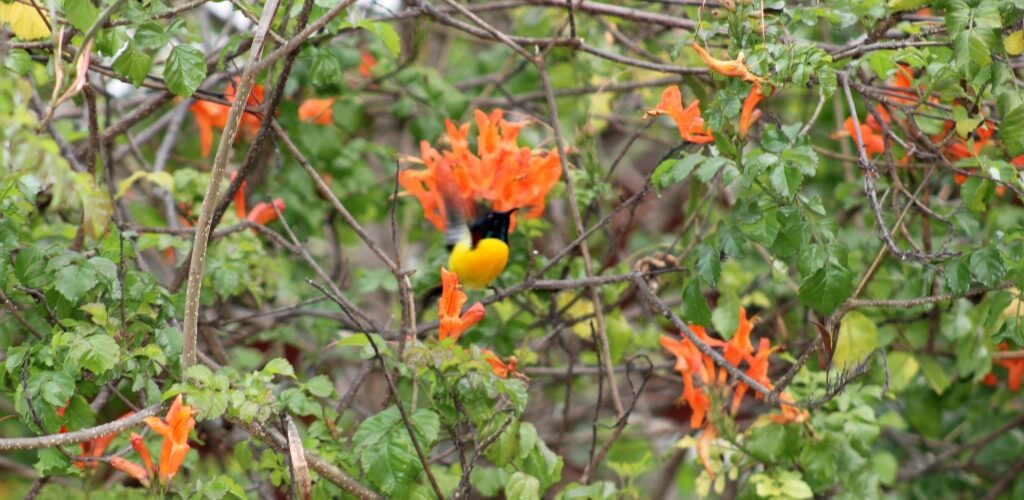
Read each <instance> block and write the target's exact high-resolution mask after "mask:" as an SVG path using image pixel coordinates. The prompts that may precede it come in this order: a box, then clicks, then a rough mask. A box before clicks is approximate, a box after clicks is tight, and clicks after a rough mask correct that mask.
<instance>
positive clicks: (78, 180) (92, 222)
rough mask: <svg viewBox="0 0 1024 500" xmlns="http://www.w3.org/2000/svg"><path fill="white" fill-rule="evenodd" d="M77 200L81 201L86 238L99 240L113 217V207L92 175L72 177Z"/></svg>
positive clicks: (82, 174) (78, 174)
mask: <svg viewBox="0 0 1024 500" xmlns="http://www.w3.org/2000/svg"><path fill="white" fill-rule="evenodd" d="M74 183H75V188H77V191H78V198H79V199H80V200H81V201H82V227H83V228H84V229H85V234H86V236H89V237H90V238H99V237H100V235H102V234H103V233H104V232H105V231H106V229H107V225H108V224H110V219H111V218H112V217H113V215H114V205H113V203H111V202H110V195H109V194H108V193H107V190H106V188H105V187H104V188H101V187H99V186H98V185H97V184H96V180H95V179H94V178H93V176H92V174H89V173H87V172H80V173H77V174H75V177H74Z"/></svg>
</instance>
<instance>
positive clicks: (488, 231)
mask: <svg viewBox="0 0 1024 500" xmlns="http://www.w3.org/2000/svg"><path fill="white" fill-rule="evenodd" d="M516 210H518V209H517V208H513V209H512V210H508V211H505V212H487V213H486V214H484V215H482V216H480V217H477V218H476V220H474V221H473V223H472V224H470V225H469V232H470V233H471V234H472V235H473V246H476V244H477V242H479V241H480V240H482V239H484V238H497V239H499V240H501V241H504V242H505V243H508V226H509V222H510V220H511V217H512V212H515V211H516Z"/></svg>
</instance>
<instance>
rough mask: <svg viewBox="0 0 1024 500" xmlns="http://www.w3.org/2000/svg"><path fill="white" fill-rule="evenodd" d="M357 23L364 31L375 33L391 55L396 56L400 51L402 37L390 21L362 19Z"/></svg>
mask: <svg viewBox="0 0 1024 500" xmlns="http://www.w3.org/2000/svg"><path fill="white" fill-rule="evenodd" d="M359 25H360V26H361V27H362V28H364V29H366V31H369V32H370V33H373V34H374V35H377V38H380V41H382V42H384V47H385V48H387V49H388V53H390V54H391V57H396V58H397V57H398V56H399V54H401V53H402V39H401V38H400V37H399V36H398V32H397V31H395V27H394V26H392V25H391V23H383V22H377V21H370V20H364V21H362V22H360V23H359Z"/></svg>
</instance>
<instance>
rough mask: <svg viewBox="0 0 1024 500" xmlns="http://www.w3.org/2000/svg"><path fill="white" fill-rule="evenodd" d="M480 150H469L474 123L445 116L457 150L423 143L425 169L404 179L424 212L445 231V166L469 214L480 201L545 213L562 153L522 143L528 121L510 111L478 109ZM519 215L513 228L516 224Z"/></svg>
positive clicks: (496, 206)
mask: <svg viewBox="0 0 1024 500" xmlns="http://www.w3.org/2000/svg"><path fill="white" fill-rule="evenodd" d="M473 113H474V116H475V117H476V124H477V148H476V149H477V150H476V153H473V152H472V151H470V149H469V128H470V126H469V124H468V123H467V124H463V125H461V126H459V125H456V124H455V123H453V122H452V121H451V120H445V127H446V128H447V134H446V135H447V139H448V143H449V145H450V146H451V150H447V151H442V152H438V151H437V150H436V149H434V148H433V147H431V146H430V144H429V143H427V142H426V141H424V142H422V143H420V159H419V161H422V163H423V164H424V165H425V166H426V169H425V170H403V171H402V172H401V173H400V174H399V176H398V182H399V184H401V186H402V188H404V189H405V190H406V192H408V193H409V194H411V195H413V196H415V197H416V199H418V200H419V202H420V204H421V205H422V206H423V216H424V217H425V218H426V219H427V220H429V221H430V222H431V223H433V224H434V226H435V227H437V228H438V229H440V230H444V228H445V207H444V200H443V198H442V193H441V189H439V186H438V183H439V182H442V181H440V177H441V176H440V175H439V173H438V172H439V170H441V169H445V168H450V169H451V172H452V175H453V177H454V182H455V185H456V188H457V190H458V193H459V195H460V196H461V197H462V198H463V200H464V201H465V206H466V210H467V212H469V213H468V214H467V215H469V216H472V215H473V214H472V210H473V209H474V206H475V204H476V203H477V202H483V203H484V204H485V205H487V206H489V208H490V209H491V210H494V211H501V212H503V211H507V210H511V209H513V208H518V209H519V212H517V213H519V214H522V215H523V217H526V218H529V219H533V218H537V217H540V216H541V215H543V214H544V198H545V197H546V196H547V194H548V191H550V190H551V188H553V187H554V186H555V184H557V183H558V179H559V178H561V176H562V168H561V163H560V162H559V157H558V153H557V152H556V151H554V150H550V151H543V150H541V151H534V150H531V149H530V148H527V147H519V145H518V144H517V139H518V137H519V130H520V129H522V127H523V125H525V123H523V122H516V123H513V122H509V121H507V120H505V119H504V118H503V115H504V112H503V111H502V110H500V109H496V110H494V111H492V112H491V114H489V115H488V114H485V113H484V112H483V111H480V110H475V111H474V112H473ZM514 217H515V216H513V220H512V223H513V226H512V227H513V228H514V226H515V218H514Z"/></svg>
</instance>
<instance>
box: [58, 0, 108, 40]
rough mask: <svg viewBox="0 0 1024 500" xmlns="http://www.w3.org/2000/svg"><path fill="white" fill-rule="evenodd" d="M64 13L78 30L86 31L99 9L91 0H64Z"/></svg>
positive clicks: (94, 19)
mask: <svg viewBox="0 0 1024 500" xmlns="http://www.w3.org/2000/svg"><path fill="white" fill-rule="evenodd" d="M64 14H65V15H66V16H67V18H68V21H70V22H71V25H72V26H74V27H75V29H77V30H78V31H82V32H85V31H88V30H89V27H91V26H92V24H93V23H95V22H96V18H97V17H99V14H100V10H99V9H97V8H96V6H94V5H93V4H92V0H64Z"/></svg>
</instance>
